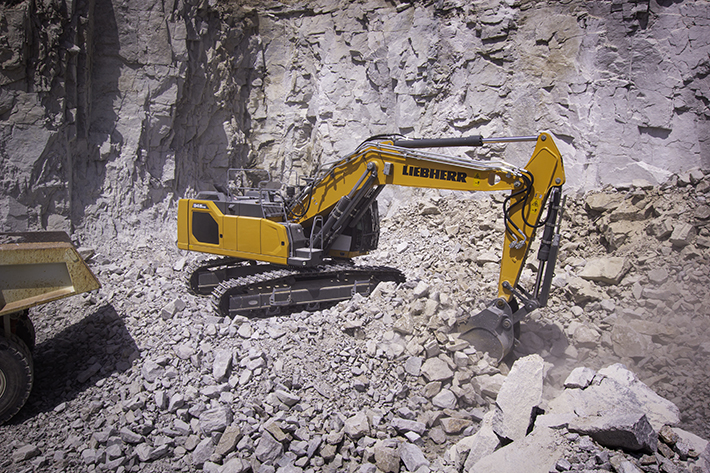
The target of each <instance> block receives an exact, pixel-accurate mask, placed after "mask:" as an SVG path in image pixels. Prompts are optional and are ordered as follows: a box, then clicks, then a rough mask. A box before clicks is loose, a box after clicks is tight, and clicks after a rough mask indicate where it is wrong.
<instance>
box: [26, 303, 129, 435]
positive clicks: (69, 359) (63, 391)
mask: <svg viewBox="0 0 710 473" xmlns="http://www.w3.org/2000/svg"><path fill="white" fill-rule="evenodd" d="M137 356H138V347H137V345H136V343H135V341H134V340H133V338H132V337H131V335H130V333H129V332H128V330H127V329H126V326H125V324H124V322H123V320H122V319H121V317H120V316H119V315H118V313H117V312H116V309H114V308H113V306H112V305H104V306H101V307H99V308H98V309H97V310H96V311H94V312H93V313H92V314H91V315H88V316H87V317H85V318H83V319H82V320H81V321H79V322H78V323H76V324H74V325H72V326H70V327H67V328H66V329H64V330H63V331H62V332H60V333H58V334H57V335H56V336H55V337H53V338H51V339H49V340H46V341H44V342H43V343H41V344H39V345H37V347H36V348H35V351H34V369H35V381H34V386H33V388H32V393H31V394H30V398H29V400H28V402H27V404H25V407H23V408H22V410H21V411H20V413H19V415H18V416H16V417H15V420H14V422H13V423H21V422H23V421H25V420H26V419H28V418H31V417H34V416H35V415H37V414H39V413H42V412H48V411H51V410H53V409H55V408H56V407H57V406H59V405H60V404H62V403H64V402H68V401H71V400H72V399H74V398H76V397H77V396H79V395H80V394H81V393H82V392H84V391H85V390H86V389H88V388H89V387H91V386H92V385H94V384H95V383H97V382H98V381H99V380H102V379H105V378H108V377H109V376H111V375H112V374H113V373H115V372H122V371H126V370H128V369H130V367H131V362H132V361H133V359H134V358H135V357H137Z"/></svg>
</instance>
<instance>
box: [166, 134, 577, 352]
mask: <svg viewBox="0 0 710 473" xmlns="http://www.w3.org/2000/svg"><path fill="white" fill-rule="evenodd" d="M515 142H534V143H535V149H534V151H533V153H532V157H531V158H530V160H529V161H528V163H527V164H526V165H525V167H523V168H520V167H516V166H513V165H511V164H508V163H505V162H503V161H477V160H472V159H469V158H468V157H451V156H448V155H444V154H439V153H435V152H432V151H425V150H427V149H430V148H448V147H462V146H463V147H469V146H486V145H488V144H490V143H515ZM265 174H266V173H264V172H263V171H262V172H259V171H256V170H243V169H230V170H229V173H228V179H227V187H226V188H225V187H224V186H219V185H215V189H216V191H210V192H200V193H199V194H198V195H197V196H196V198H194V199H181V200H180V201H179V203H178V247H179V248H180V249H183V250H190V251H196V252H202V253H210V254H213V255H219V257H217V258H212V259H209V260H207V261H203V262H200V263H198V264H199V266H195V267H192V268H190V269H189V271H188V273H189V276H188V278H189V289H190V291H192V292H193V293H195V294H202V295H208V294H212V303H213V305H214V307H215V309H216V311H217V312H218V314H220V315H222V316H227V317H232V316H234V315H238V314H239V315H246V316H252V315H275V314H279V313H284V312H292V311H295V310H304V309H305V310H316V309H318V308H321V307H324V306H326V305H329V304H334V303H336V302H338V301H342V300H346V299H349V298H350V297H352V296H353V295H354V294H362V295H364V296H367V295H368V294H370V292H371V291H372V290H373V289H374V288H375V286H377V284H378V283H380V282H382V281H396V282H402V281H404V275H403V274H402V273H401V272H400V271H399V270H397V269H394V268H389V267H380V266H376V267H373V266H362V265H356V264H354V263H353V258H355V257H357V256H360V255H364V254H367V253H368V252H369V251H371V250H374V249H375V248H377V244H378V240H379V233H380V228H379V215H378V209H377V200H376V199H377V196H378V195H379V194H380V192H381V191H382V190H383V189H384V187H385V186H386V185H396V186H408V187H420V188H435V189H449V190H457V191H510V193H509V194H508V195H507V196H506V198H505V200H504V202H503V205H502V206H503V216H504V220H505V234H504V245H503V254H502V255H501V266H500V277H499V282H498V295H497V298H496V299H495V300H494V301H493V302H492V303H491V304H490V305H488V306H487V308H486V309H484V310H483V311H481V312H480V313H478V314H475V315H472V316H470V317H469V318H468V319H467V320H465V321H462V323H461V324H460V325H459V327H458V329H459V330H461V331H462V332H463V334H462V338H464V339H466V340H468V341H469V342H470V343H471V344H472V345H473V346H474V347H475V348H476V349H477V350H479V351H482V352H488V353H489V354H490V356H492V357H493V358H496V359H498V360H501V359H502V358H503V357H505V356H506V355H507V354H508V353H509V352H510V351H511V349H512V347H513V344H514V340H515V327H516V326H517V324H518V323H519V322H520V321H521V320H522V319H523V318H524V317H525V316H526V315H527V314H529V313H530V312H532V311H533V310H535V309H537V308H539V307H542V306H545V305H546V304H547V299H548V296H549V291H550V285H551V282H552V277H553V275H554V267H555V260H556V257H557V250H558V248H559V239H560V236H559V220H560V219H561V216H562V210H561V208H562V206H563V204H562V185H563V184H564V182H565V173H564V166H563V163H562V157H561V156H560V152H559V151H558V149H557V147H556V145H555V143H554V141H553V139H552V137H551V135H549V134H547V133H542V134H540V135H539V136H522V137H505V138H483V137H482V136H479V135H476V136H469V137H462V138H442V139H406V138H404V137H402V136H399V135H379V136H376V137H372V138H370V139H368V140H367V141H365V142H363V143H362V144H361V145H360V146H359V147H358V148H357V149H356V150H355V152H353V153H352V154H350V155H348V156H346V157H344V158H342V159H340V160H339V161H337V162H335V163H333V164H331V165H327V166H324V167H323V168H322V169H319V170H318V171H317V172H316V174H315V176H314V177H313V178H310V179H308V180H307V181H306V182H305V184H304V185H301V186H298V187H286V188H285V192H283V189H282V185H281V184H280V183H278V182H275V181H271V180H270V179H268V178H265V179H262V178H261V177H259V176H264V175H265ZM543 214H545V217H544V218H543ZM540 227H544V230H543V236H542V240H541V243H540V249H539V251H538V260H539V265H538V266H539V268H538V273H537V279H536V282H535V287H534V288H531V289H530V291H527V290H525V289H523V288H522V287H520V286H519V284H518V282H519V279H520V275H521V272H522V270H523V266H524V264H525V261H526V258H527V256H528V251H529V250H530V247H531V243H532V240H533V237H534V235H535V230H536V229H537V228H540Z"/></svg>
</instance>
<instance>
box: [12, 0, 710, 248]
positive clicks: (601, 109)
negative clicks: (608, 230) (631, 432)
mask: <svg viewBox="0 0 710 473" xmlns="http://www.w3.org/2000/svg"><path fill="white" fill-rule="evenodd" d="M0 17H1V18H2V20H3V21H2V38H3V40H2V42H1V44H0V57H2V61H1V62H0V142H1V143H2V146H0V167H1V168H2V171H3V172H2V177H0V230H4V231H9V230H27V229H33V230H37V229H64V230H70V231H71V230H73V229H77V228H81V229H82V231H84V232H86V234H87V235H90V236H91V237H93V238H118V239H129V238H130V237H132V236H135V235H136V234H137V233H138V232H137V231H136V228H140V227H141V226H145V225H159V224H160V223H161V222H163V221H165V220H166V219H168V218H169V216H170V215H171V214H170V212H171V211H172V210H173V206H174V199H175V198H176V197H182V196H185V195H191V194H193V193H194V192H195V191H197V190H212V184H213V183H224V181H225V173H226V170H227V169H228V168H229V167H244V166H254V165H255V166H259V167H264V168H266V169H268V170H269V171H270V172H271V173H272V175H273V176H274V177H275V178H277V179H280V180H281V181H283V182H290V183H295V182H297V181H298V176H300V175H308V174H309V173H310V172H311V171H312V170H313V169H314V168H315V167H316V166H317V165H318V164H320V163H322V162H327V161H329V160H332V159H335V158H337V157H340V156H342V155H344V154H345V153H348V152H350V151H352V150H353V149H354V148H355V146H356V145H357V144H359V143H360V142H361V141H362V140H364V139H366V138H367V137H369V136H371V135H373V134H377V133H403V134H407V135H408V136H411V137H449V136H462V135H468V134H477V133H480V134H482V135H484V136H486V137H491V136H502V135H535V134H537V133H538V132H540V131H544V130H550V131H552V132H553V133H555V134H556V135H557V144H558V146H559V147H560V149H561V151H562V154H563V156H564V159H565V164H566V169H567V174H568V183H569V185H570V186H571V187H572V188H576V189H582V190H587V189H593V188H598V187H601V186H604V185H606V184H612V185H615V186H623V185H629V184H631V183H632V182H633V181H634V180H644V181H646V182H648V183H651V184H655V183H662V182H664V181H666V180H667V179H668V178H669V177H671V174H672V173H677V174H678V175H679V176H685V177H682V178H680V177H679V179H686V178H687V181H688V183H690V182H691V181H692V179H693V176H696V175H697V174H698V172H699V171H698V168H701V169H707V168H708V167H710V162H708V156H710V151H709V149H710V148H708V141H707V140H708V130H709V129H710V127H708V126H707V119H708V116H707V106H706V104H707V101H708V93H709V92H708V90H710V84H708V80H709V79H708V75H707V70H708V67H709V66H710V63H709V61H710V60H709V59H708V51H709V50H710V44H709V39H708V35H707V34H704V32H705V31H707V28H708V26H710V25H709V22H710V19H709V18H710V5H709V4H708V3H707V2H703V1H688V2H660V1H657V0H653V1H640V2H639V1H621V0H613V1H600V2H582V1H570V2H564V4H560V2H552V1H550V2H512V1H503V0H488V1H485V2H476V3H475V4H472V3H470V2H463V1H459V0H451V1H445V2H430V3H425V4H420V3H418V2H417V3H412V4H410V3H401V4H398V5H393V4H391V3H389V2H385V1H376V0H372V1H362V2H346V1H341V2H331V1H325V0H323V1H320V2H307V3H304V4H295V3H290V2H284V3H279V2H275V1H274V2H252V3H249V2H239V6H236V4H233V3H231V2H213V1H209V2H207V1H197V0H185V1H180V2H176V3H170V4H167V3H164V2H158V1H155V0H149V1H137V0H86V1H72V2H69V1H58V2H48V1H39V2H31V1H29V0H25V1H16V2H10V3H7V2H6V3H5V4H3V6H0ZM500 151H504V153H502V155H503V157H505V158H506V159H508V160H509V161H511V162H512V163H514V164H518V165H524V164H525V162H526V161H527V159H528V158H529V150H528V149H527V148H525V147H524V146H520V145H508V146H507V147H500V148H495V149H494V150H490V149H483V150H469V151H465V152H466V153H468V154H470V155H471V156H473V157H477V158H484V159H485V158H489V157H493V156H494V155H495V157H500V154H501V153H499V152H500ZM700 175H701V176H702V173H700ZM680 233H681V232H680V231H679V234H678V235H677V236H676V237H674V242H675V241H677V244H678V245H681V246H682V245H684V244H685V242H686V241H687V239H688V232H684V233H683V234H682V235H681V234H680Z"/></svg>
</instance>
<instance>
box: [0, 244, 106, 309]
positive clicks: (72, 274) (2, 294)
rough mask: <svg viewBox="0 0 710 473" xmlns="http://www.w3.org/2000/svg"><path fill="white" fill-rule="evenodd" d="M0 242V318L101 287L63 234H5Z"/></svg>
mask: <svg viewBox="0 0 710 473" xmlns="http://www.w3.org/2000/svg"><path fill="white" fill-rule="evenodd" d="M54 235H60V236H61V237H62V239H61V240H57V241H53V240H51V238H52V237H53V236H54ZM0 241H2V243H0V315H4V314H8V313H11V312H15V311H19V310H23V309H27V308H29V307H32V306H35V305H38V304H44V303H47V302H50V301H53V300H56V299H60V298H62V297H66V296H70V295H73V294H80V293H82V292H88V291H93V290H95V289H98V288H99V287H101V284H100V283H99V281H98V280H97V279H96V276H94V274H93V273H92V272H91V269H89V267H88V266H87V265H86V263H85V262H84V260H83V259H82V258H81V256H79V254H78V253H77V251H76V249H75V248H74V245H72V244H71V242H70V240H69V237H68V236H66V234H57V233H44V232H37V233H24V234H7V235H5V238H3V239H2V240H0Z"/></svg>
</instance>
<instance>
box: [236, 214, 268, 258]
mask: <svg viewBox="0 0 710 473" xmlns="http://www.w3.org/2000/svg"><path fill="white" fill-rule="evenodd" d="M238 220H239V223H238V224H237V250H238V251H240V252H243V253H256V254H261V221H262V220H263V219H262V218H256V217H238Z"/></svg>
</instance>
